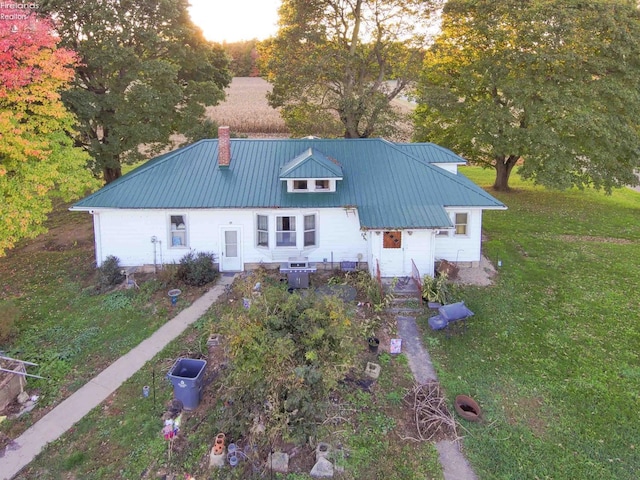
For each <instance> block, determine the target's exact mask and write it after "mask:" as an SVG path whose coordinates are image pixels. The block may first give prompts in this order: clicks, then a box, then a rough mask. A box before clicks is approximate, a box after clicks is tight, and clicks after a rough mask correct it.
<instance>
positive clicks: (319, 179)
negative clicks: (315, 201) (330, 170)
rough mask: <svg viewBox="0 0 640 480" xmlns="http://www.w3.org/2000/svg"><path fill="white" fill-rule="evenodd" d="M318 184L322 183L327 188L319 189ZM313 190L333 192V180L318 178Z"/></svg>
mask: <svg viewBox="0 0 640 480" xmlns="http://www.w3.org/2000/svg"><path fill="white" fill-rule="evenodd" d="M318 182H321V183H322V184H323V185H326V187H323V186H321V187H318ZM313 190H314V191H316V192H329V191H331V180H329V179H328V178H316V179H314V181H313Z"/></svg>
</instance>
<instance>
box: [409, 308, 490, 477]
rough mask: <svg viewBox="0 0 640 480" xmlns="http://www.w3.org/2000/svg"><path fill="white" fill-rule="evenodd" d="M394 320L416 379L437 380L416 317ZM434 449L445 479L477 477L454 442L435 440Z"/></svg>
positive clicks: (418, 380) (425, 381) (420, 381)
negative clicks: (423, 344)
mask: <svg viewBox="0 0 640 480" xmlns="http://www.w3.org/2000/svg"><path fill="white" fill-rule="evenodd" d="M396 320H397V322H398V334H399V335H400V338H402V346H403V349H404V352H405V354H406V355H407V359H408V361H409V368H410V369H411V373H413V376H414V378H415V379H416V381H417V382H418V383H419V384H421V385H422V384H425V383H427V382H429V381H430V380H437V379H438V377H437V375H436V372H435V370H434V368H433V364H432V363H431V357H429V353H428V352H427V351H426V350H425V349H424V347H423V346H422V340H421V339H420V334H419V332H418V326H417V325H416V319H415V318H414V317H410V316H397V317H396ZM436 449H437V450H438V454H439V457H440V464H441V465H442V472H443V474H444V478H445V480H476V479H477V478H478V477H477V476H476V474H475V473H474V471H473V470H472V469H471V466H470V465H469V462H467V459H466V458H465V456H464V455H463V454H462V452H461V451H460V448H459V447H458V444H457V443H456V442H453V441H450V440H441V441H439V442H436Z"/></svg>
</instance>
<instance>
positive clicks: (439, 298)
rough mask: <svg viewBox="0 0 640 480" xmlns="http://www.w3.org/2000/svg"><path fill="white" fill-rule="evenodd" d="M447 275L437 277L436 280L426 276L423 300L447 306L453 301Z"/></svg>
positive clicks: (423, 286)
mask: <svg viewBox="0 0 640 480" xmlns="http://www.w3.org/2000/svg"><path fill="white" fill-rule="evenodd" d="M447 280H448V278H447V275H446V274H440V275H437V276H436V277H435V278H434V277H431V276H430V275H425V276H424V278H423V279H422V298H424V299H425V300H426V301H427V302H438V303H441V304H442V305H445V304H447V303H449V302H450V301H451V297H452V295H451V291H450V288H449V282H448V281H447Z"/></svg>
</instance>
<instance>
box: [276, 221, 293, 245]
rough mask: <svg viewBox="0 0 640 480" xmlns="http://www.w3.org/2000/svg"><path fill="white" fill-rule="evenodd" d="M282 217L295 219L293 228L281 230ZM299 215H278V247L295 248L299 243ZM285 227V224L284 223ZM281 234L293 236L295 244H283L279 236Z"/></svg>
mask: <svg viewBox="0 0 640 480" xmlns="http://www.w3.org/2000/svg"><path fill="white" fill-rule="evenodd" d="M281 218H289V219H293V229H289V230H280V229H279V224H280V219H281ZM296 223H297V215H276V229H275V230H276V245H275V246H276V247H277V248H295V247H297V245H298V239H297V235H298V231H297V226H296ZM289 225H291V221H290V220H289ZM283 227H284V224H283ZM280 234H287V235H288V236H289V238H291V236H293V244H290V243H287V244H282V243H281V241H280V239H279V236H280Z"/></svg>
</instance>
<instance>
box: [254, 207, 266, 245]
mask: <svg viewBox="0 0 640 480" xmlns="http://www.w3.org/2000/svg"><path fill="white" fill-rule="evenodd" d="M256 231H257V232H258V233H257V235H258V236H257V239H256V243H257V245H258V246H259V247H267V248H268V247H269V217H268V216H267V215H258V216H257V217H256Z"/></svg>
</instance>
